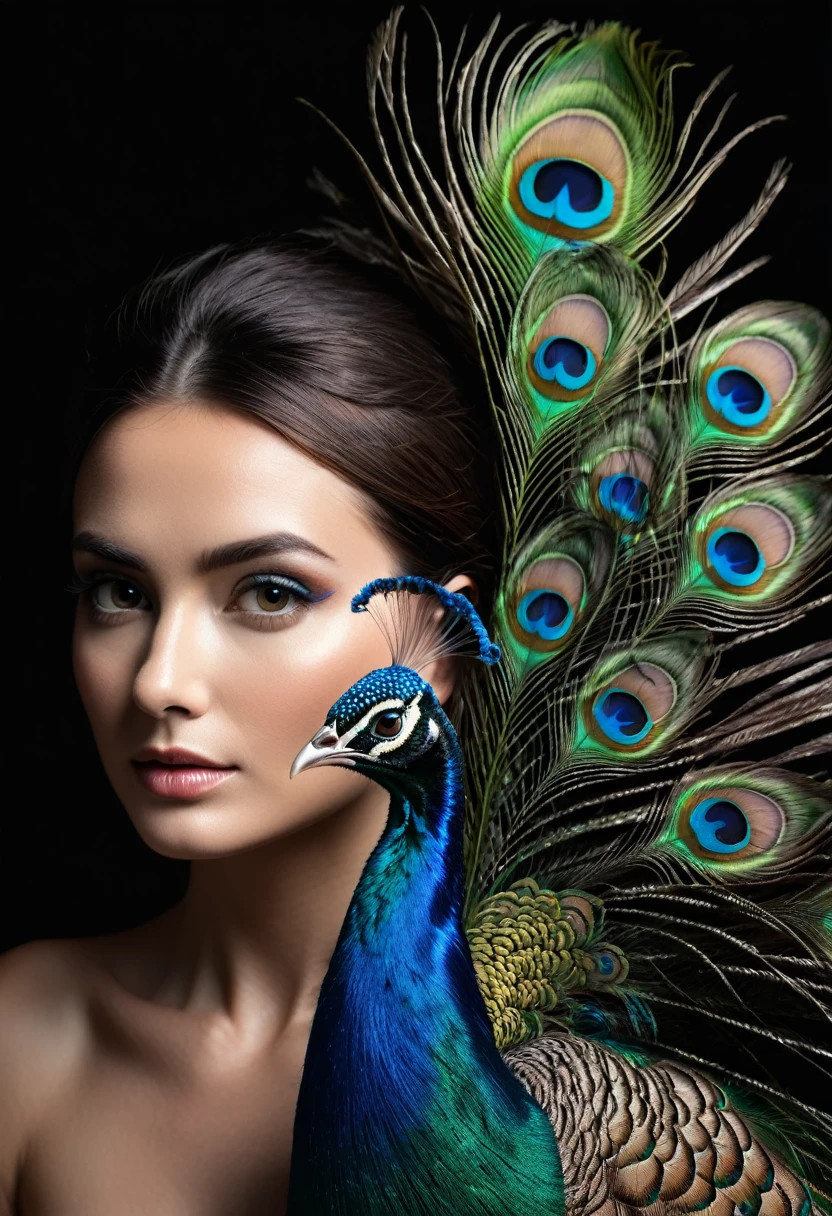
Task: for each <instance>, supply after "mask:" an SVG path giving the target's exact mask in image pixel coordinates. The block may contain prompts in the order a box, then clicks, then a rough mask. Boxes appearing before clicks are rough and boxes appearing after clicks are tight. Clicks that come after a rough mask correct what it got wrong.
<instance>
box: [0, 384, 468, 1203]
mask: <svg viewBox="0 0 832 1216" xmlns="http://www.w3.org/2000/svg"><path fill="white" fill-rule="evenodd" d="M75 530H76V536H77V535H78V534H80V533H85V534H92V535H93V536H95V537H98V538H104V539H105V540H107V541H109V542H110V543H111V544H116V545H118V546H120V547H121V548H122V549H125V550H129V551H130V552H131V553H132V554H134V555H135V556H136V557H137V558H139V559H140V560H141V563H142V564H143V566H144V567H145V569H143V570H138V569H136V568H134V567H133V565H132V564H126V563H124V562H114V561H112V560H109V559H102V558H101V557H100V556H96V555H95V554H93V553H91V552H88V551H85V550H83V549H78V550H75V551H74V561H75V565H76V570H77V571H78V573H79V574H80V575H81V576H82V578H85V579H89V578H91V577H92V576H96V577H101V576H107V575H109V576H110V579H109V581H105V582H99V583H98V584H97V586H96V588H95V589H94V590H93V591H90V592H86V593H85V594H84V595H82V596H81V598H80V600H79V604H78V610H77V617H76V626H75V634H74V644H73V661H74V669H75V675H76V679H77V682H78V687H79V690H80V693H81V697H82V700H83V703H84V707H85V709H86V712H87V714H88V716H89V720H90V724H91V726H92V730H93V733H94V736H95V740H96V744H97V746H98V749H99V753H100V756H101V760H102V763H103V765H104V768H105V770H106V772H107V776H108V777H109V779H110V781H111V783H112V785H113V788H114V789H115V791H116V793H117V795H118V797H119V798H120V800H121V802H122V803H123V805H124V807H125V809H126V811H127V813H128V815H129V816H130V819H131V821H132V823H133V824H134V826H135V828H136V830H137V831H138V832H139V834H140V835H141V837H142V839H143V840H145V841H146V842H147V844H148V845H149V846H150V847H151V848H152V849H155V850H156V852H158V853H161V854H164V855H165V856H167V857H182V858H189V859H192V863H193V864H192V867H191V879H190V884H189V887H188V891H187V894H186V895H185V897H184V899H183V900H182V901H181V902H180V903H179V904H177V905H176V906H175V907H174V908H173V909H172V910H171V911H170V912H168V913H166V914H164V915H163V916H160V917H158V918H157V919H156V920H154V921H151V922H149V923H148V924H146V925H142V926H140V927H139V928H137V929H134V930H130V931H128V932H125V933H117V934H112V935H108V936H103V937H96V938H86V939H78V940H72V941H46V942H36V943H33V944H29V945H26V946H22V947H20V948H19V949H17V950H14V951H11V952H10V953H9V954H7V955H6V956H4V958H3V959H2V960H0V1008H2V1010H3V1023H4V1029H3V1034H2V1036H0V1214H2V1216H10V1214H11V1213H14V1214H15V1216H260V1214H263V1216H279V1214H280V1213H281V1212H282V1211H284V1208H285V1196H286V1187H287V1182H288V1173H289V1160H290V1153H291V1136H292V1124H293V1118H294V1108H295V1102H296V1098H297V1092H298V1087H299V1084H300V1075H301V1069H302V1065H303V1058H304V1053H305V1050H306V1043H307V1039H308V1035H309V1030H310V1025H311V1020H312V1016H313V1014H314V1010H315V1004H316V1000H317V995H318V990H319V988H320V984H321V981H322V980H323V976H324V973H325V971H326V968H327V964H328V961H329V958H330V956H331V954H332V951H333V949H334V947H335V942H336V939H337V936H338V932H339V930H340V927H341V922H342V920H343V917H344V914H345V912H346V909H347V905H348V904H349V901H350V898H351V895H352V892H353V890H354V888H355V886H356V884H357V882H358V879H359V876H360V874H361V870H362V868H363V865H364V862H365V861H366V859H367V857H368V856H369V854H370V852H371V851H372V849H373V847H374V845H375V843H376V841H377V840H378V837H379V835H380V834H381V830H382V828H383V826H384V822H385V819H386V814H387V805H388V797H387V795H386V793H385V792H384V791H383V790H382V789H381V788H380V787H379V786H377V785H374V784H373V783H372V782H370V781H369V780H367V779H366V778H364V777H362V776H360V775H359V774H356V773H352V772H350V771H349V770H346V769H343V768H322V769H314V770H311V771H310V772H308V773H304V774H302V775H301V776H300V777H298V778H297V779H295V780H293V781H291V782H290V779H289V769H290V766H291V763H292V760H293V758H294V756H295V755H296V754H297V752H298V751H299V750H300V749H301V747H303V745H304V744H305V743H307V742H308V741H309V739H310V738H311V737H312V735H314V733H315V732H316V730H317V729H318V728H319V727H320V726H321V725H322V723H323V721H324V718H325V715H326V713H327V710H328V709H329V707H330V706H331V705H332V704H333V703H334V702H335V701H336V700H337V698H338V696H339V695H340V694H341V693H342V692H343V691H344V690H345V689H346V688H348V687H349V686H350V685H351V684H353V683H354V682H355V681H356V680H357V679H358V678H359V677H361V676H362V675H364V674H365V673H366V672H368V671H371V670H372V669H373V668H376V667H380V666H385V665H386V664H388V663H389V662H390V652H389V649H388V647H387V644H386V642H385V640H384V638H383V636H382V634H381V632H380V630H379V629H378V626H377V624H376V623H375V622H374V621H373V620H372V618H371V617H370V615H369V614H367V613H362V614H355V613H352V612H351V611H350V607H349V602H350V599H351V597H352V596H353V595H354V594H355V592H356V591H358V590H359V588H360V587H362V586H363V585H364V584H365V583H367V582H369V581H370V580H372V579H374V578H378V577H380V576H382V575H393V574H400V573H407V571H405V570H404V569H403V567H402V562H401V559H400V557H399V556H398V554H397V553H396V552H395V551H394V549H393V548H392V546H391V544H390V542H389V540H388V539H387V538H386V537H385V536H384V535H383V533H382V532H381V531H380V529H379V528H378V527H377V526H376V525H375V523H374V522H373V519H372V513H371V509H370V504H369V503H368V501H367V500H366V499H365V498H364V497H363V495H362V494H361V493H360V492H359V491H358V490H356V489H355V488H354V487H352V486H351V485H350V484H349V483H347V482H346V481H344V480H343V479H342V478H340V477H339V476H338V475H336V474H335V473H333V472H331V471H330V470H329V469H326V468H324V467H323V466H322V465H319V464H318V463H317V462H315V461H314V460H313V459H311V458H310V457H308V456H306V455H305V454H304V453H303V452H301V451H300V450H299V449H298V448H296V447H294V446H293V445H291V444H290V443H288V442H286V441H284V440H283V439H282V438H281V437H280V436H278V435H277V434H276V433H275V432H274V431H272V430H270V429H269V428H268V427H267V426H265V425H264V424H261V423H259V422H257V421H255V420H253V419H250V418H248V417H246V416H244V415H242V414H239V413H237V412H235V411H233V410H229V409H227V408H225V407H224V406H220V405H215V404H212V403H208V402H187V403H186V402H160V403H156V404H154V405H148V406H143V407H141V408H138V409H134V410H133V411H131V412H129V413H127V414H125V415H123V416H121V417H119V418H117V419H116V420H114V421H113V422H111V423H110V424H109V425H108V426H107V427H106V428H105V430H104V431H103V432H102V433H101V434H100V435H99V436H98V438H97V439H96V441H95V442H94V444H93V445H92V447H91V448H90V450H89V451H88V453H87V455H86V457H85V459H84V462H83V465H82V467H81V471H80V474H79V477H78V482H77V487H76V493H75ZM276 533H280V534H290V535H289V538H288V539H287V537H286V536H284V537H283V540H282V547H281V551H280V552H275V553H273V554H271V555H264V556H259V557H256V558H249V559H248V560H244V561H239V560H238V561H236V562H235V563H234V564H232V565H223V566H222V567H220V568H216V569H212V570H209V571H206V570H204V569H203V568H202V567H201V565H200V557H201V555H203V554H205V553H206V552H208V551H211V550H214V549H216V548H217V547H218V546H222V545H229V544H234V543H236V542H239V541H243V540H252V539H257V538H260V537H264V536H272V535H274V534H276ZM291 537H295V538H300V540H301V545H300V546H298V542H297V540H292V539H291ZM303 542H305V543H306V546H309V545H312V546H315V547H316V548H317V549H319V550H321V554H318V553H315V552H312V551H310V550H309V549H308V547H307V548H304V547H303ZM323 555H326V556H323ZM254 574H260V575H262V574H270V575H273V576H276V577H278V578H282V579H284V580H286V579H288V580H291V581H292V583H295V584H300V586H301V587H302V588H303V589H304V590H305V591H308V593H309V594H310V596H311V597H312V600H311V601H306V600H303V599H302V598H301V597H299V595H297V594H296V593H295V592H292V591H287V590H285V589H284V590H283V591H281V590H277V591H274V590H272V589H271V588H268V589H267V590H266V591H265V592H264V591H263V590H262V587H258V586H254V587H252V586H251V585H249V586H247V585H246V581H247V579H250V577H251V576H252V575H254ZM446 585H447V587H448V588H449V589H450V590H452V591H458V590H462V589H464V588H471V589H472V594H474V595H476V590H475V588H473V584H472V582H471V580H470V579H469V578H468V577H467V576H465V575H459V576H457V577H456V578H454V579H453V580H452V581H451V582H449V583H447V584H446ZM423 674H424V675H425V678H427V679H429V680H430V682H431V683H432V684H433V686H434V688H435V689H436V691H437V695H438V696H439V699H440V701H446V700H447V698H448V696H449V695H450V692H451V691H452V686H453V667H452V663H451V661H450V660H447V659H445V660H440V661H437V662H436V663H434V664H433V665H432V666H431V667H430V668H426V669H425V671H424V672H423ZM145 746H154V747H159V748H170V747H177V746H178V747H184V748H188V749H190V750H191V751H195V752H198V753H199V754H201V755H203V756H205V757H207V758H209V759H211V760H213V761H214V762H215V763H217V764H221V765H234V766H236V768H237V771H235V772H234V773H233V775H232V776H231V777H230V778H229V779H228V780H227V781H225V782H224V783H222V784H221V785H219V786H217V787H216V788H214V789H213V790H210V791H208V792H207V793H205V794H203V795H202V796H200V797H199V798H198V799H197V800H195V801H184V800H178V801H170V800H168V799H162V798H159V797H157V796H156V795H154V794H152V793H150V792H149V791H148V790H146V789H145V788H144V787H143V786H142V784H141V783H140V781H139V779H138V777H137V775H136V770H135V769H134V767H133V765H132V764H131V758H133V757H134V756H135V755H136V753H137V752H138V750H139V749H140V748H142V747H145Z"/></svg>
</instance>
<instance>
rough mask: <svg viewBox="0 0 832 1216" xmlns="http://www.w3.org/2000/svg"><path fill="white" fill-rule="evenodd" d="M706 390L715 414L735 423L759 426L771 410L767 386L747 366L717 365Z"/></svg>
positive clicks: (737, 424)
mask: <svg viewBox="0 0 832 1216" xmlns="http://www.w3.org/2000/svg"><path fill="white" fill-rule="evenodd" d="M705 391H706V392H707V394H708V401H709V402H710V403H711V405H712V407H713V409H714V410H715V411H716V413H717V414H722V415H723V417H725V418H727V420H728V421H729V422H732V423H733V424H734V426H756V425H757V423H758V422H763V421H764V419H765V418H767V417H768V414H769V411H770V410H771V395H770V393H769V392H768V389H767V388H766V387H765V385H764V384H762V383H761V382H760V381H759V380H758V379H757V377H756V376H754V375H752V374H751V372H748V371H746V370H745V368H744V367H719V368H717V370H716V371H715V372H712V373H711V375H710V377H709V379H708V383H707V386H706V390H705Z"/></svg>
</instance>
